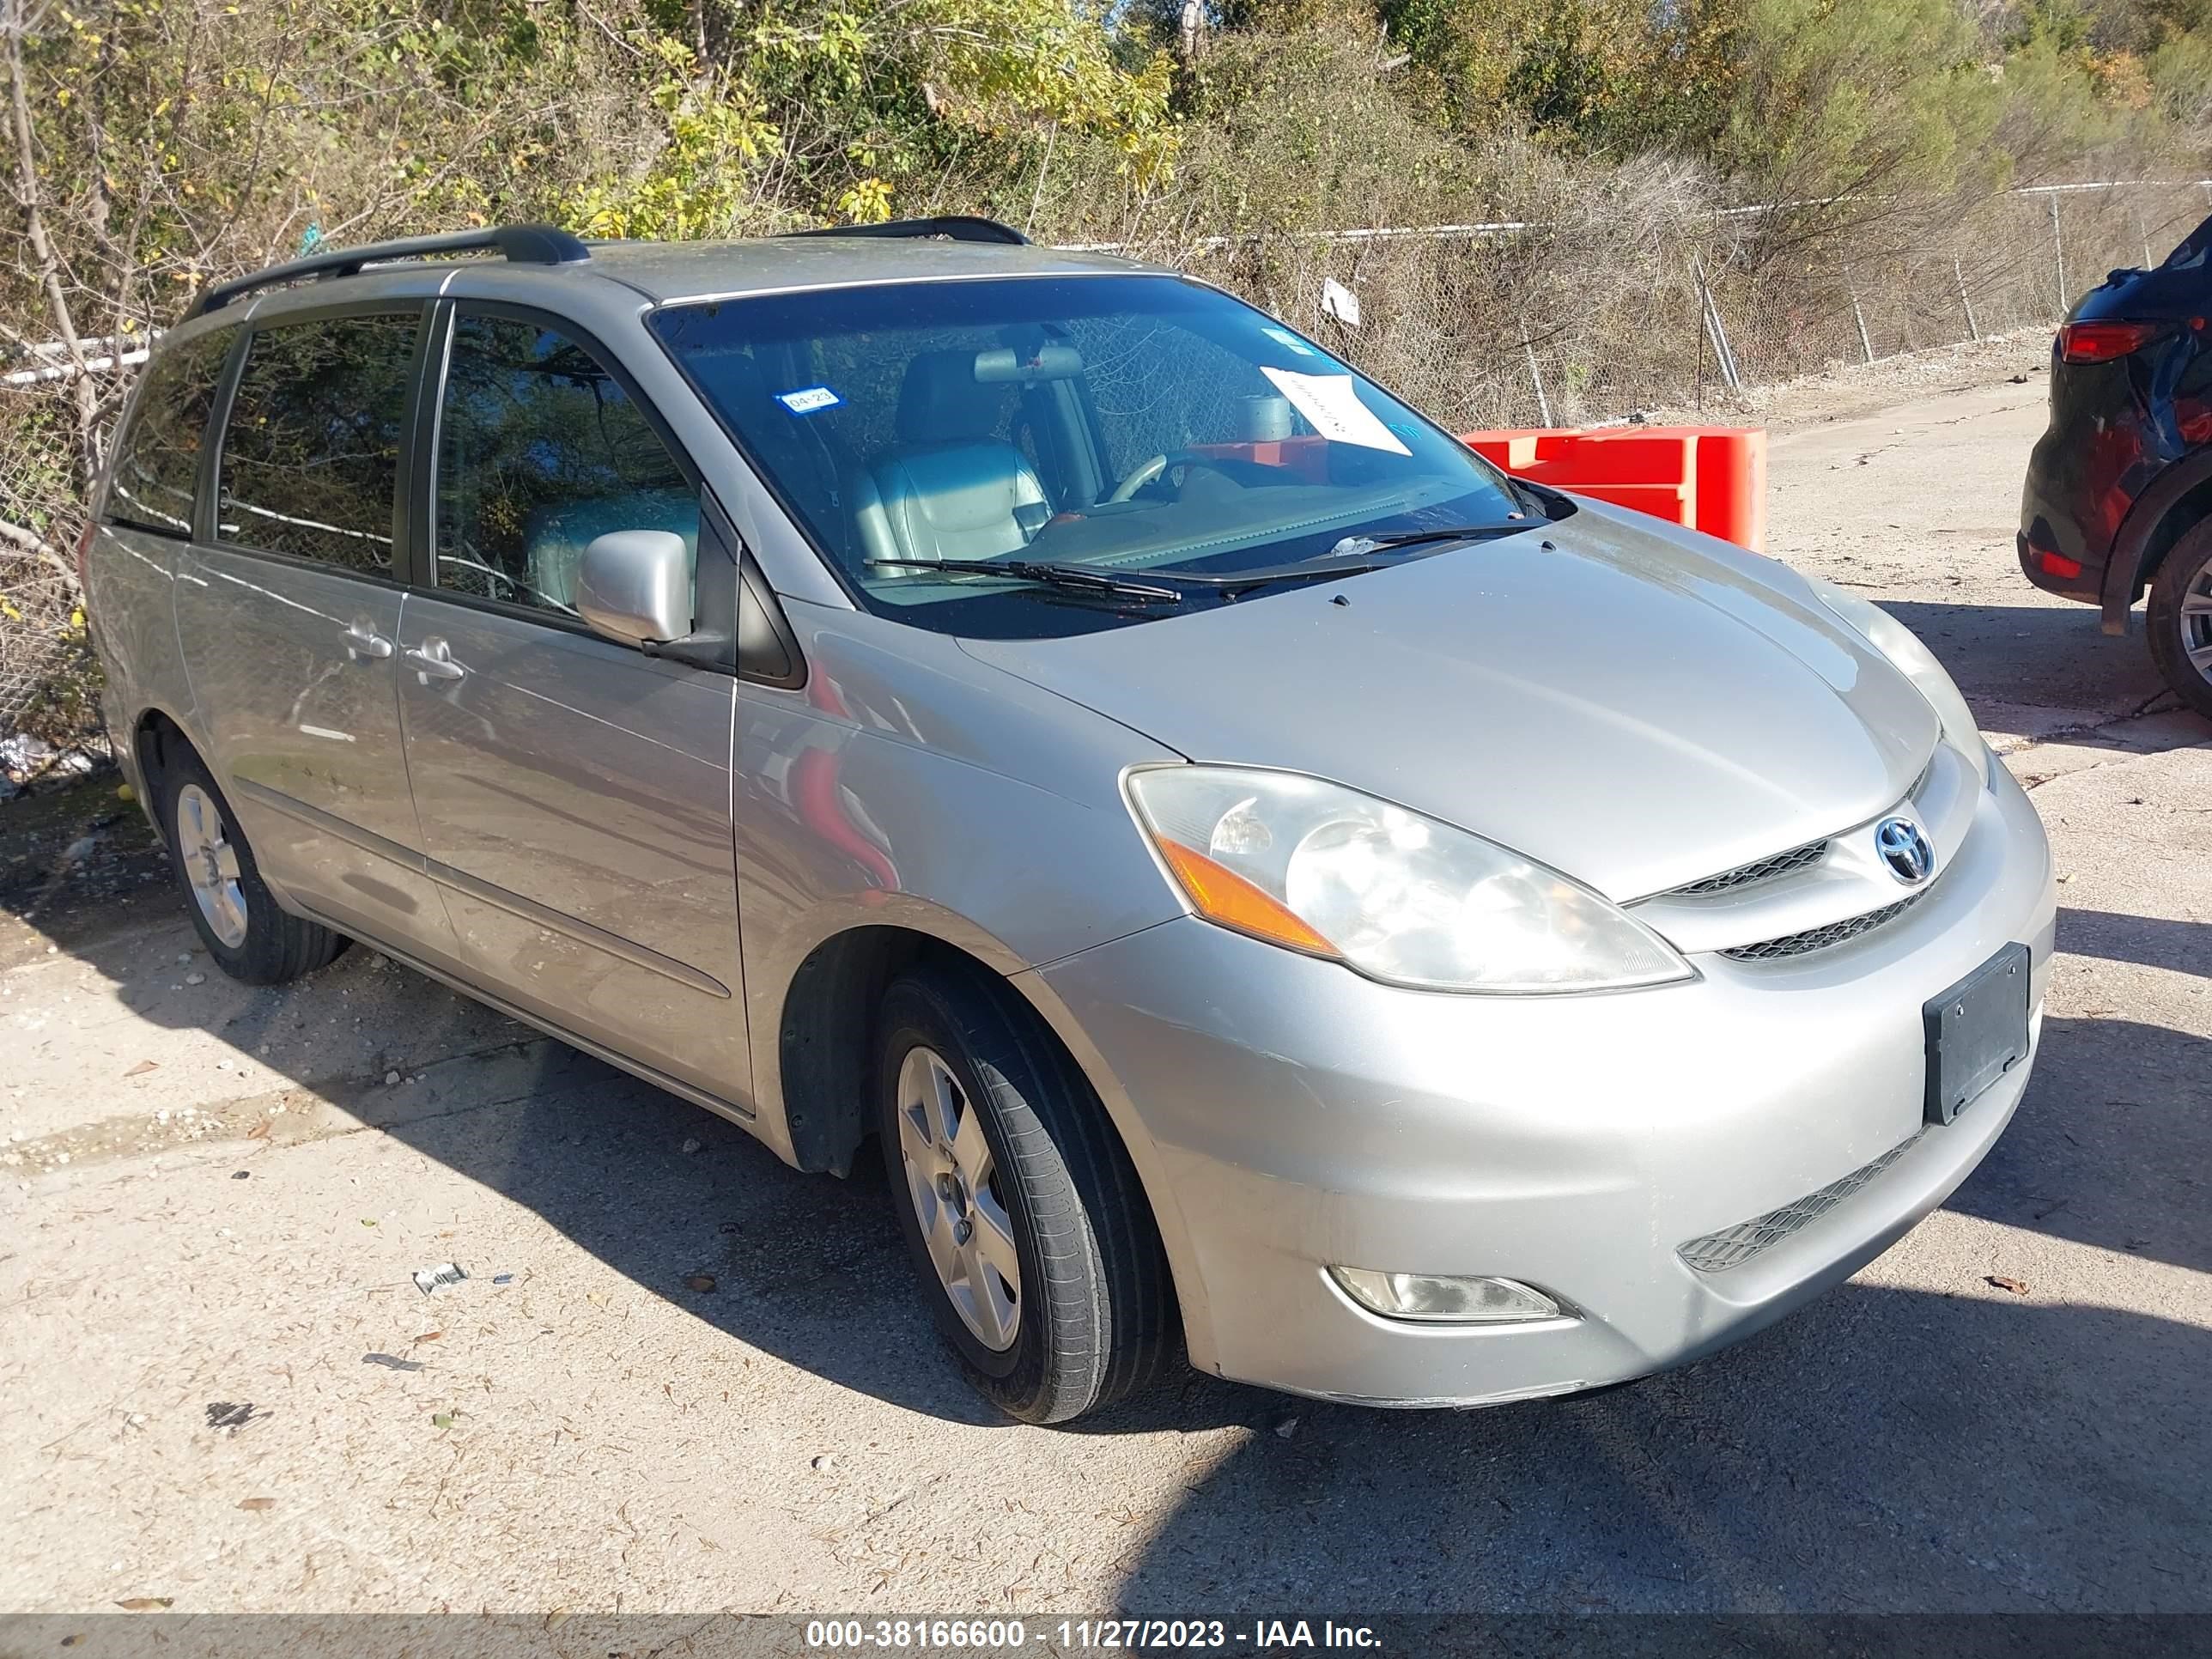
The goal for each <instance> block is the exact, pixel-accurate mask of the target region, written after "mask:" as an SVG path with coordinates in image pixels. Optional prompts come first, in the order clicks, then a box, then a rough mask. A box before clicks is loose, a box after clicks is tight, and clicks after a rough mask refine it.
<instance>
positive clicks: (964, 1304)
mask: <svg viewBox="0 0 2212 1659" xmlns="http://www.w3.org/2000/svg"><path fill="white" fill-rule="evenodd" d="M898 1127H899V1160H900V1164H901V1166H902V1170H904V1173H905V1176H906V1185H907V1194H908V1198H909V1199H910V1200H912V1202H913V1205H914V1212H915V1218H916V1219H917V1220H919V1221H920V1222H921V1236H922V1238H923V1240H924V1241H925V1243H927V1245H928V1248H929V1260H930V1262H931V1265H932V1266H933V1267H935V1268H936V1269H937V1279H938V1282H939V1284H940V1285H943V1286H944V1287H945V1295H946V1297H949V1298H950V1299H951V1303H952V1306H953V1310H954V1311H955V1312H957V1314H958V1315H959V1316H960V1320H961V1322H962V1323H963V1324H964V1325H966V1326H967V1328H968V1329H969V1332H970V1333H971V1334H973V1335H974V1336H975V1340H977V1341H979V1342H981V1344H982V1345H983V1346H985V1347H987V1348H988V1349H990V1350H991V1351H992V1352H994V1353H1003V1352H1006V1350H1007V1349H1008V1348H1011V1347H1012V1346H1013V1345H1014V1339H1015V1337H1016V1336H1017V1335H1018V1334H1020V1331H1021V1318H1022V1267H1021V1258H1020V1255H1019V1253H1018V1251H1017V1250H1016V1249H1015V1247H1014V1228H1013V1221H1012V1218H1011V1217H1010V1216H1009V1215H1008V1214H1007V1212H1006V1200H1005V1197H1004V1194H1002V1193H1001V1191H1000V1187H999V1181H998V1167H997V1165H996V1164H995V1163H994V1160H993V1158H992V1156H991V1147H990V1143H989V1142H988V1141H987V1139H985V1138H984V1135H983V1121H982V1112H981V1109H980V1108H979V1107H978V1106H977V1105H976V1104H975V1102H973V1101H971V1100H970V1099H969V1097H968V1093H967V1091H966V1090H964V1089H963V1088H962V1087H961V1085H960V1080H959V1079H957V1077H955V1076H954V1075H953V1073H952V1068H951V1066H948V1065H947V1064H946V1063H945V1060H944V1059H943V1057H942V1056H940V1055H939V1054H937V1053H936V1052H935V1051H934V1050H933V1049H930V1048H923V1047H921V1046H919V1045H917V1046H916V1047H915V1048H912V1049H910V1050H908V1054H907V1056H906V1059H905V1060H904V1061H902V1063H901V1065H900V1066H899V1075H898Z"/></svg>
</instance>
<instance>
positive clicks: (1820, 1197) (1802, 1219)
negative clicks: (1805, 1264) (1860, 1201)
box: [1674, 1129, 1927, 1273]
mask: <svg viewBox="0 0 2212 1659" xmlns="http://www.w3.org/2000/svg"><path fill="white" fill-rule="evenodd" d="M1924 1133H1927V1131H1925V1130H1924V1129H1916V1130H1914V1131H1913V1133H1911V1135H1910V1136H1908V1137H1907V1138H1906V1139H1904V1140H1902V1141H1899V1143H1898V1144H1897V1145H1896V1146H1893V1147H1891V1148H1890V1149H1889V1150H1888V1151H1887V1152H1884V1153H1883V1154H1882V1155H1881V1157H1880V1158H1876V1159H1875V1161H1874V1162H1873V1163H1871V1164H1862V1165H1861V1166H1860V1167H1859V1168H1857V1169H1856V1170H1852V1171H1851V1172H1850V1174H1849V1175H1847V1176H1844V1177H1843V1179H1842V1180H1840V1181H1832V1182H1829V1183H1828V1184H1827V1185H1826V1186H1825V1187H1823V1188H1820V1191H1818V1192H1816V1193H1808V1194H1805V1196H1804V1197H1802V1198H1801V1199H1799V1200H1796V1202H1795V1203H1792V1204H1784V1206H1782V1207H1781V1208H1780V1209H1778V1210H1769V1211H1768V1212H1766V1213H1765V1215H1756V1216H1753V1218H1751V1219H1750V1220H1748V1221H1739V1222H1738V1223H1736V1225H1735V1226H1733V1227H1723V1229H1721V1231H1718V1232H1717V1233H1707V1234H1705V1236H1704V1237H1702V1238H1692V1239H1690V1240H1688V1241H1687V1242H1686V1243H1681V1244H1679V1245H1677V1246H1675V1249H1674V1254H1675V1255H1679V1256H1680V1257H1681V1258H1682V1260H1683V1261H1686V1262H1688V1263H1689V1264H1690V1266H1691V1267H1694V1268H1696V1269H1697V1270H1698V1271H1699V1273H1726V1272H1727V1271H1728V1270H1729V1268H1731V1267H1741V1266H1743V1264H1744V1263H1745V1262H1747V1261H1750V1260H1751V1259H1752V1258H1753V1256H1755V1255H1759V1254H1760V1253H1761V1252H1763V1251H1765V1250H1768V1249H1772V1248H1773V1247H1774V1246H1775V1245H1777V1244H1779V1243H1781V1242H1782V1241H1783V1240H1784V1239H1785V1238H1787V1237H1790V1235H1791V1234H1792V1233H1794V1232H1796V1231H1798V1230H1799V1229H1800V1228H1802V1227H1807V1226H1810V1225H1812V1224H1813V1223H1814V1222H1815V1221H1818V1220H1819V1219H1820V1218H1821V1217H1822V1216H1824V1215H1826V1214H1827V1212H1829V1211H1831V1210H1832V1209H1834V1208H1835V1207H1836V1206H1837V1205H1838V1204H1840V1203H1842V1202H1843V1201H1844V1200H1845V1199H1847V1198H1849V1197H1850V1196H1851V1194H1854V1193H1856V1192H1857V1191H1858V1190H1859V1189H1860V1188H1863V1187H1864V1186H1865V1185H1866V1184H1867V1182H1869V1181H1872V1180H1873V1179H1874V1178H1875V1176H1878V1175H1880V1174H1881V1172H1882V1171H1883V1170H1887V1168H1889V1166H1890V1165H1891V1164H1894V1163H1896V1162H1897V1160H1898V1159H1899V1158H1903V1157H1904V1156H1905V1153H1907V1152H1911V1150H1912V1148H1913V1147H1914V1146H1916V1145H1917V1143H1918V1142H1919V1139H1920V1137H1921V1136H1922V1135H1923V1134H1924Z"/></svg>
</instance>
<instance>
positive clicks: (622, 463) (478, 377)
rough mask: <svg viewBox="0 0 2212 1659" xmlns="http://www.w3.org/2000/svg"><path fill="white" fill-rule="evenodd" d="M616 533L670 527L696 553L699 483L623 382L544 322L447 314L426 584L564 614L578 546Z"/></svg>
mask: <svg viewBox="0 0 2212 1659" xmlns="http://www.w3.org/2000/svg"><path fill="white" fill-rule="evenodd" d="M617 530H666V531H672V532H675V533H676V534H677V535H679V536H681V537H683V538H684V541H685V542H686V543H687V544H689V545H690V549H691V551H692V556H693V557H694V558H695V559H696V557H697V555H698V549H699V496H698V492H697V491H696V489H693V488H692V487H691V484H690V481H689V480H687V479H686V478H685V477H684V474H683V472H682V471H681V470H680V469H679V468H678V466H677V465H676V462H675V459H674V458H673V457H672V456H671V455H670V454H669V453H668V447H667V446H666V445H665V444H664V443H662V442H661V441H660V437H659V434H657V433H656V432H654V430H653V427H652V425H651V424H650V422H647V419H646V417H645V415H644V412H643V411H642V410H640V409H639V408H638V406H637V405H636V404H635V403H633V402H632V401H631V400H630V398H629V393H628V392H625V391H623V386H622V382H621V381H619V380H616V379H615V378H614V376H613V375H612V374H609V373H608V372H607V368H606V366H605V364H604V363H602V362H599V359H597V358H596V357H594V356H592V354H591V353H590V352H588V351H586V349H584V348H583V347H582V346H581V345H580V344H578V343H576V342H575V341H574V340H572V339H569V338H568V337H567V336H565V335H562V334H560V333H557V332H556V331H553V330H551V329H549V328H542V327H540V326H539V325H538V324H536V323H532V322H524V321H521V320H520V319H516V318H513V317H495V316H484V315H471V314H470V313H465V312H464V313H461V314H460V315H459V316H458V317H456V318H455V319H453V356H452V357H451V359H450V361H449V363H448V366H447V371H446V405H445V409H444V411H443V412H442V414H441V416H440V418H439V426H438V568H437V585H438V586H440V587H441V588H445V589H446V590H447V591H448V592H455V593H469V594H473V595H475V596H476V597H477V598H479V599H501V600H504V601H505V602H506V603H507V604H509V605H528V606H530V607H531V608H532V609H533V610H538V611H554V612H556V613H558V614H560V615H562V616H568V617H573V616H574V615H575V614H576V603H575V599H576V570H577V567H578V566H579V565H580V563H581V562H582V560H583V556H584V549H585V548H586V546H587V545H589V544H590V543H591V542H592V539H593V538H595V537H599V536H605V535H607V534H609V533H610V532H614V531H617Z"/></svg>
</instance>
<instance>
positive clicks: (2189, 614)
mask: <svg viewBox="0 0 2212 1659" xmlns="http://www.w3.org/2000/svg"><path fill="white" fill-rule="evenodd" d="M2181 653H2182V655H2183V656H2185V657H2186V658H2187V659H2189V665H2190V666H2191V668H2194V669H2195V670H2196V671H2197V673H2198V674H2199V675H2201V676H2203V678H2204V679H2205V680H2206V681H2207V682H2212V562H2208V563H2206V564H2204V565H2202V566H2200V567H2199V568H2198V569H2197V574H2196V575H2195V576H2194V577H2192V578H2191V580H2190V583H2189V586H2187V587H2185V588H2184V589H2183V590H2182V592H2181Z"/></svg>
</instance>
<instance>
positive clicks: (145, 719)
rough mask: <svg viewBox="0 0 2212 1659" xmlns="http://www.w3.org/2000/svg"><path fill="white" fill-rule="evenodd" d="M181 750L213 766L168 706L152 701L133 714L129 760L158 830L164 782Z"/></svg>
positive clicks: (140, 798)
mask: <svg viewBox="0 0 2212 1659" xmlns="http://www.w3.org/2000/svg"><path fill="white" fill-rule="evenodd" d="M180 753H189V754H192V755H195V756H197V757H198V758H199V762H200V764H201V765H203V766H208V767H209V768H210V770H212V769H213V768H212V766H211V764H210V762H209V760H208V757H207V750H205V749H204V748H202V747H201V746H200V744H199V743H198V742H197V740H196V739H195V738H193V737H192V735H191V732H190V731H188V730H187V729H186V728H185V723H184V722H183V721H182V720H179V719H178V718H177V717H176V715H175V714H173V713H172V712H171V711H170V710H168V709H167V708H163V707H162V706H161V705H160V704H159V703H151V704H149V705H148V706H147V707H145V708H142V709H140V710H138V712H137V714H135V715H133V716H132V718H131V757H130V761H131V769H132V770H133V771H134V772H135V773H136V774H137V778H136V783H137V790H138V804H139V805H140V806H142V807H143V808H144V809H145V812H146V816H147V817H148V818H149V819H150V820H151V821H152V823H153V825H154V828H155V830H156V831H157V832H158V831H160V830H161V785H162V782H163V781H164V780H165V779H166V778H167V775H168V771H169V769H170V768H171V767H172V766H173V765H174V764H175V763H176V758H177V757H178V756H179V754H180Z"/></svg>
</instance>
